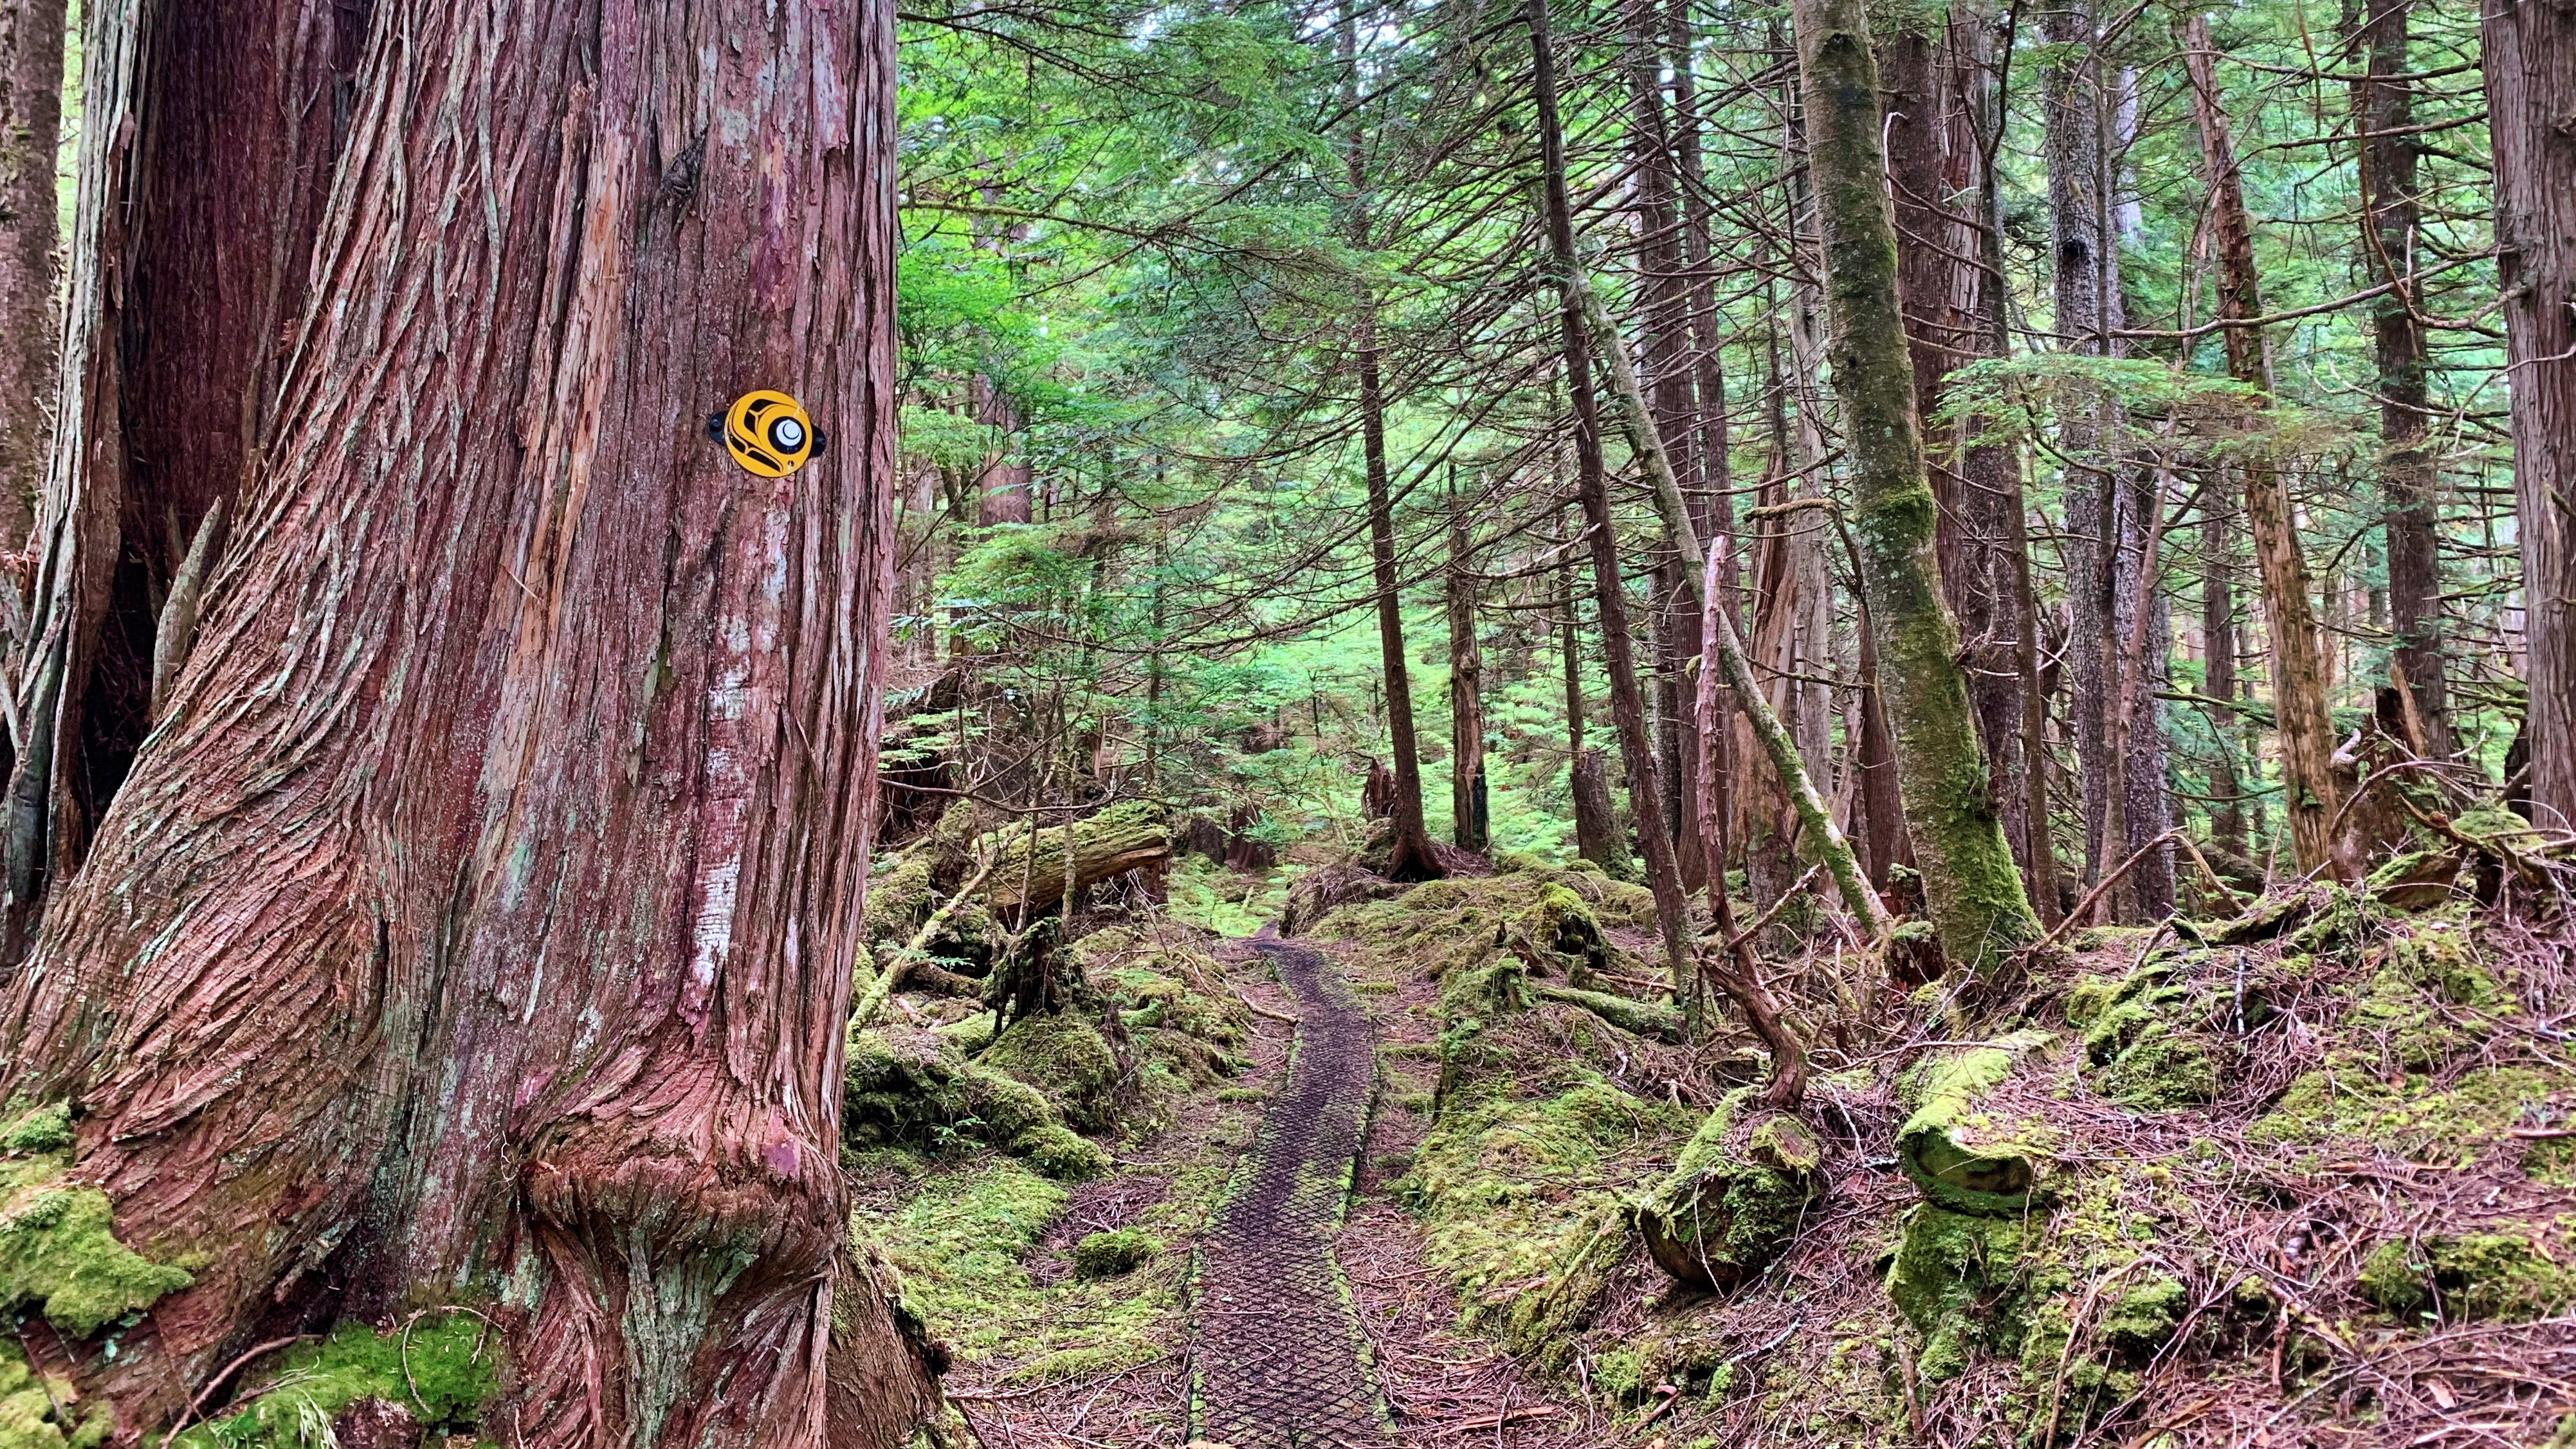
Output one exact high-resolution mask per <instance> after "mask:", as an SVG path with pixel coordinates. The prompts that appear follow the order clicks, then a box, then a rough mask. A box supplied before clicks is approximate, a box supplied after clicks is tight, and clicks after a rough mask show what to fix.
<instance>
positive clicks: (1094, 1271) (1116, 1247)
mask: <svg viewBox="0 0 2576 1449" xmlns="http://www.w3.org/2000/svg"><path fill="white" fill-rule="evenodd" d="M1162 1251H1163V1240H1162V1239H1160V1238H1157V1237H1155V1236H1154V1235H1153V1234H1152V1233H1149V1232H1147V1231H1145V1230H1144V1229H1143V1228H1118V1229H1115V1230H1113V1231H1110V1232H1105V1233H1093V1234H1091V1235H1090V1236H1089V1237H1086V1238H1084V1239H1083V1240H1082V1241H1081V1242H1078V1243H1076V1244H1074V1245H1073V1272H1074V1276H1075V1277H1077V1278H1115V1277H1117V1276H1118V1275H1119V1274H1121V1273H1132V1272H1134V1271H1136V1270H1137V1269H1138V1268H1142V1267H1144V1266H1145V1265H1146V1264H1147V1263H1150V1262H1152V1261H1154V1258H1155V1255H1157V1254H1159V1253H1161V1252H1162Z"/></svg>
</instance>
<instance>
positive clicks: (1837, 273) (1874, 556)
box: [1791, 0, 2038, 964]
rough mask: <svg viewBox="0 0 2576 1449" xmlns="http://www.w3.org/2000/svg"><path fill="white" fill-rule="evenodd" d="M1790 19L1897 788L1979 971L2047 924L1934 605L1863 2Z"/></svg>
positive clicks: (1951, 926)
mask: <svg viewBox="0 0 2576 1449" xmlns="http://www.w3.org/2000/svg"><path fill="white" fill-rule="evenodd" d="M1791 16H1792V21H1791V23H1792V27H1793V30H1794V32H1795V35H1796V39H1797V47H1798V70H1799V74H1800V77H1801V79H1802V82H1803V90H1804V93H1805V99H1806V113H1807V125H1808V134H1809V156H1810V158H1811V160H1810V164H1811V165H1812V167H1813V170H1814V174H1815V185H1816V210H1817V216H1818V219H1819V223H1820V228H1821V231H1822V233H1823V238H1824V259H1825V288H1824V290H1825V301H1826V309H1825V316H1826V326H1827V336H1826V350H1827V353H1828V355H1829V356H1830V358H1831V359H1832V363H1833V375H1834V391H1835V394H1836V396H1837V397H1838V398H1839V399H1840V401H1841V403H1842V410H1843V411H1842V416H1843V430H1844V437H1845V439H1846V440H1847V446H1848V447H1849V449H1850V452H1851V463H1852V468H1851V478H1852V496H1853V510H1852V512H1853V517H1852V530H1853V534H1854V537H1855V538H1856V540H1857V542H1858V545H1859V551H1860V556H1861V584H1862V587H1863V589H1864V591H1865V593H1866V594H1867V596H1868V599H1869V606H1870V617H1871V620H1872V622H1873V623H1874V624H1875V625H1876V626H1877V631H1878V649H1879V661H1878V662H1879V681H1880V685H1881V688H1882V689H1884V690H1885V692H1886V701H1887V711H1888V717H1889V722H1890V724H1891V725H1892V726H1893V727H1894V729H1895V732H1896V757H1897V782H1898V785H1899V788H1900V789H1901V790H1902V792H1903V794H1904V799H1905V814H1906V820H1907V823H1908V824H1909V825H1910V826H1911V827H1912V830H1913V834H1914V842H1915V849H1916V852H1917V854H1918V856H1919V857H1920V860H1921V863H1922V868H1923V876H1924V887H1925V895H1926V897H1927V900H1928V903H1929V905H1930V907H1931V912H1932V920H1933V925H1934V927H1935V928H1936V929H1937V930H1938V931H1939V933H1940V936H1941V943H1942V947H1943V949H1944V950H1945V951H1946V952H1947V953H1948V954H1949V955H1950V956H1951V957H1952V958H1953V959H1955V960H1958V961H1963V962H1974V963H1980V964H1983V963H1987V962H1991V961H1994V960H1995V959H1997V958H1998V957H1999V956H2000V955H2001V954H2002V953H2003V952H2006V951H2009V950H2011V949H2012V948H2014V947H2017V946H2020V945H2022V944H2024V943H2026V942H2028V941H2030V940H2032V939H2034V938H2035V937H2036V936H2037V935H2038V926H2037V923H2036V922H2035V921H2034V920H2033V919H2032V916H2031V911H2030V902H2029V899H2028V898H2027V897H2026V896H2025V895H2024V894H2023V892H2022V881H2021V872H2020V871H2018V870H2017V869H2015V868H2014V865H2013V858H2012V847H2011V846H2010V844H2009V843H2007V842H2006V841H2005V839H2004V832H2003V823H2002V821H2001V820H2000V819H1999V818H1998V816H1997V815H1996V812H1995V804H1994V796H1993V792H1992V789H1991V787H1990V786H1989V785H1988V783H1987V779H1986V763H1985V756H1984V754H1983V752H1982V751H1981V749H1980V748H1979V746H1978V743H1977V734H1976V724H1975V717H1974V714H1973V713H1972V711H1971V708H1970V706H1969V702H1968V689H1967V681H1966V680H1965V678H1964V677H1963V676H1962V675H1961V673H1960V669H1959V664H1958V653H1959V631H1958V626H1957V625H1956V624H1955V623H1953V622H1952V621H1951V618H1950V616H1949V613H1948V611H1947V610H1946V609H1944V608H1943V607H1942V605H1941V596H1940V564H1939V560H1938V559H1937V557H1936V556H1935V555H1934V552H1933V546H1932V540H1933V528H1934V515H1935V513H1936V512H1937V509H1936V507H1935V505H1934V502H1933V498H1932V489H1931V485H1930V483H1929V482H1928V481H1927V479H1926V477H1925V473H1924V461H1923V436H1922V431H1921V423H1920V420H1919V419H1918V417H1917V416H1916V413H1915V403H1914V371H1913V367H1912V366H1911V364H1910V362H1909V361H1908V359H1907V357H1906V351H1905V327H1904V321H1903V309H1902V308H1901V307H1900V306H1899V304H1898V302H1897V292H1896V268H1897V248H1896V228H1895V223H1894V220H1893V218H1892V216H1891V214H1890V206H1889V201H1888V192H1887V180H1886V173H1887V162H1886V155H1885V151H1884V149H1883V139H1882V138H1883V136H1884V129H1883V128H1884V123H1885V117H1884V114H1883V112H1882V109H1881V107H1880V104H1879V88H1878V64H1877V61H1876V60H1875V58H1874V57H1873V56H1872V55H1871V53H1870V43H1869V18H1868V15H1867V13H1866V10H1865V8H1864V7H1863V6H1862V4H1861V3H1860V0H1797V3H1796V5H1795V7H1794V8H1793V10H1792V11H1791Z"/></svg>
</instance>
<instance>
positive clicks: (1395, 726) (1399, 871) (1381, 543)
mask: <svg viewBox="0 0 2576 1449" xmlns="http://www.w3.org/2000/svg"><path fill="white" fill-rule="evenodd" d="M1340 16H1341V19H1340V29H1339V30H1338V31H1337V32H1336V42H1337V44H1338V46H1339V49H1340V54H1341V61H1342V67H1343V99H1344V103H1345V104H1346V105H1348V106H1350V107H1352V108H1353V109H1352V129H1351V133H1350V135H1349V136H1348V137H1347V138H1346V139H1345V140H1344V141H1343V143H1342V159H1343V163H1344V166H1345V169H1346V172H1347V174H1348V177H1349V180H1350V187H1351V200H1350V219H1349V223H1348V225H1349V229H1350V242H1351V245H1352V246H1353V247H1354V248H1355V249H1357V250H1359V251H1362V252H1365V251H1367V250H1368V248H1369V246H1370V244H1371V242H1370V235H1369V210H1368V157H1367V155H1366V153H1365V151H1364V150H1363V149H1362V145H1361V141H1362V135H1361V132H1360V129H1359V122H1358V112H1357V105H1358V100H1359V89H1360V82H1359V16H1358V13H1357V0H1344V3H1343V5H1342V6H1341V10H1340ZM1354 332H1355V336H1354V339H1353V344H1352V350H1353V353H1354V355H1355V361H1356V363H1357V367H1358V373H1359V389H1360V395H1359V413H1360V462H1361V468H1362V471H1363V473H1364V474H1365V479H1366V486H1367V490H1368V533H1369V578H1370V583H1371V585H1372V586H1373V588H1374V589H1375V592H1376V596H1377V646H1378V668H1379V669H1380V670H1381V671H1382V672H1383V673H1384V674H1385V676H1386V732H1387V745H1388V748H1389V750H1390V751H1391V752H1392V753H1393V754H1394V756H1395V777H1394V779H1395V796H1394V798H1393V800H1391V801H1390V802H1389V804H1390V806H1391V807H1392V808H1391V809H1390V810H1389V812H1388V819H1389V820H1390V821H1391V822H1392V823H1393V825H1394V827H1395V842H1394V845H1393V847H1392V849H1391V850H1390V851H1389V853H1388V856H1387V875H1388V877H1389V878H1390V879H1393V880H1436V879H1438V878H1439V877H1440V876H1441V875H1442V874H1444V873H1445V872H1443V870H1442V869H1441V865H1440V857H1439V856H1438V855H1437V854H1436V853H1435V852H1434V851H1433V850H1432V849H1431V831H1430V828H1429V827H1428V826H1427V825H1425V824H1424V823H1423V812H1422V756H1421V753H1420V741H1419V739H1418V737H1417V736H1416V735H1415V733H1414V716H1413V672H1412V670H1411V668H1410V667H1408V665H1407V663H1406V660H1405V653H1404V596H1403V593H1402V591H1401V590H1400V589H1399V588H1398V581H1397V578H1396V571H1395V502H1394V498H1393V496H1392V490H1391V487H1390V484H1389V482H1388V478H1387V468H1386V389H1385V382H1384V379H1383V378H1382V376H1381V375H1380V353H1379V346H1378V336H1377V298H1376V296H1375V295H1374V293H1373V292H1371V291H1370V289H1369V288H1368V286H1367V285H1366V284H1365V283H1363V284H1362V285H1361V289H1360V298H1359V317H1358V319H1357V322H1356V324H1355V326H1354Z"/></svg>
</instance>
